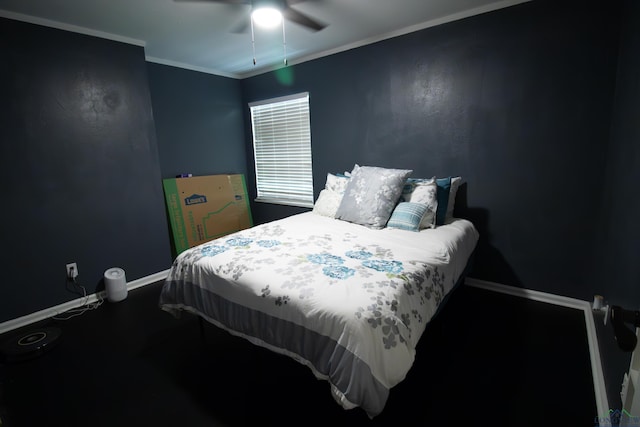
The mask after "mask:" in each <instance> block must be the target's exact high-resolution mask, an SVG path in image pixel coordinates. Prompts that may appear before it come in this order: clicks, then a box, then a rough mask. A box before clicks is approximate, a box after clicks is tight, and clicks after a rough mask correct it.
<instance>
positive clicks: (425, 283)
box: [160, 212, 478, 417]
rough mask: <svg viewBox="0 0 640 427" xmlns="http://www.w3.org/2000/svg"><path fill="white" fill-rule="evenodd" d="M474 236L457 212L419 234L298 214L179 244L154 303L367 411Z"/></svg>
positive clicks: (397, 372) (449, 284)
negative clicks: (285, 361)
mask: <svg viewBox="0 0 640 427" xmlns="http://www.w3.org/2000/svg"><path fill="white" fill-rule="evenodd" d="M477 240H478V233H477V231H476V229H475V228H474V227H473V225H472V224H471V223H470V222H469V221H466V220H463V219H456V220H454V221H453V222H451V223H449V224H446V225H443V226H439V227H437V228H435V229H426V230H422V231H421V232H417V233H416V232H411V231H403V230H392V229H382V230H373V229H369V228H366V227H363V226H360V225H355V224H351V223H348V222H344V221H340V220H336V219H331V218H327V217H323V216H319V215H316V214H314V213H312V212H308V213H303V214H299V215H294V216H292V217H289V218H285V219H282V220H279V221H274V222H271V223H267V224H263V225H259V226H256V227H253V228H251V229H248V230H244V231H241V232H238V233H234V234H231V235H228V236H225V237H222V238H219V239H217V240H213V241H211V242H208V243H205V244H203V245H200V246H197V247H194V248H191V249H189V250H187V251H185V252H183V253H182V254H180V255H179V256H178V258H177V259H176V260H175V262H174V264H173V266H172V267H171V270H170V272H169V276H168V277H167V280H166V282H165V285H164V288H163V290H162V294H161V297H160V306H161V307H162V309H164V310H167V311H169V312H172V313H174V314H175V315H178V314H179V312H180V311H181V310H187V311H190V312H193V313H196V314H198V315H201V316H202V317H204V318H206V319H207V320H209V321H210V322H212V323H214V324H216V325H217V326H219V327H221V328H224V329H226V330H228V331H229V332H231V333H233V334H235V335H239V336H242V337H244V338H246V339H248V340H250V341H251V342H253V343H254V344H257V345H260V346H264V347H267V348H269V349H271V350H274V351H276V352H279V353H283V354H286V355H289V356H291V357H293V358H294V359H296V360H298V361H299V362H301V363H304V364H305V365H307V366H308V367H309V368H311V370H312V371H313V373H314V374H315V375H316V376H317V377H318V378H321V379H324V380H327V381H328V382H329V383H330V384H331V389H332V394H333V396H334V398H335V399H336V400H337V401H338V402H339V403H340V404H341V405H342V406H343V407H345V408H353V407H356V406H360V407H362V408H363V409H364V410H365V411H366V412H367V414H368V415H369V416H370V417H373V416H375V415H377V414H379V413H380V412H381V411H382V409H383V408H384V405H385V402H386V400H387V397H388V394H389V390H390V389H391V387H393V386H394V385H396V384H398V383H399V382H400V381H402V380H403V379H404V377H405V375H406V374H407V372H408V371H409V369H410V368H411V365H412V364H413V361H414V356H415V346H416V344H417V342H418V339H419V338H420V336H421V335H422V332H423V331H424V329H425V326H426V324H427V323H428V321H429V320H430V319H431V317H432V316H433V315H434V313H435V312H436V309H437V308H438V306H439V304H440V303H441V302H442V300H443V298H444V297H445V295H446V294H447V293H448V292H449V291H450V290H451V289H452V288H453V286H454V284H455V283H456V281H457V280H458V278H459V277H460V275H461V274H462V273H463V270H464V268H465V266H466V264H467V261H468V258H469V257H470V256H471V253H472V252H473V249H474V248H475V245H476V242H477Z"/></svg>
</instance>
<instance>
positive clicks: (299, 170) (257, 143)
mask: <svg viewBox="0 0 640 427" xmlns="http://www.w3.org/2000/svg"><path fill="white" fill-rule="evenodd" d="M249 108H250V110H251V126H252V130H253V153H254V158H255V167H256V184H257V198H256V201H258V202H267V203H278V204H286V205H294V206H305V207H311V206H313V174H312V166H311V125H310V123H309V94H308V93H307V92H305V93H300V94H296V95H291V96H287V97H282V98H275V99H269V100H266V101H261V102H254V103H250V104H249Z"/></svg>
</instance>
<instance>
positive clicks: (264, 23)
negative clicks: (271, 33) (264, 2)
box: [251, 7, 282, 28]
mask: <svg viewBox="0 0 640 427" xmlns="http://www.w3.org/2000/svg"><path fill="white" fill-rule="evenodd" d="M251 18H252V19H253V22H255V24H256V25H258V26H260V27H263V28H274V27H277V26H278V25H280V23H281V22H282V12H280V11H279V10H278V9H276V8H275V7H259V8H257V9H255V10H254V11H253V12H252V13H251Z"/></svg>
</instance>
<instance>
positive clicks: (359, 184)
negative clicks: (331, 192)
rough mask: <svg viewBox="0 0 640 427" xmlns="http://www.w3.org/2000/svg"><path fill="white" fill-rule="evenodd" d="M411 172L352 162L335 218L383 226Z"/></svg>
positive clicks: (376, 226)
mask: <svg viewBox="0 0 640 427" xmlns="http://www.w3.org/2000/svg"><path fill="white" fill-rule="evenodd" d="M411 172H413V171H412V170H407V169H385V168H379V167H373V166H358V165H355V167H354V168H353V171H351V178H350V179H349V183H348V184H347V188H346V189H345V192H344V196H343V197H342V201H341V202H340V206H339V207H338V211H337V212H336V218H337V219H341V220H343V221H349V222H353V223H356V224H360V225H364V226H367V227H370V228H376V229H380V228H384V226H385V225H386V224H387V221H388V220H389V217H390V216H391V212H393V208H395V206H396V203H397V202H398V199H399V198H400V195H401V194H402V188H403V186H404V183H405V181H406V179H407V177H408V176H409V175H410V174H411Z"/></svg>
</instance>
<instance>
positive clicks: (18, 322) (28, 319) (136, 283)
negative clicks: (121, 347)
mask: <svg viewBox="0 0 640 427" xmlns="http://www.w3.org/2000/svg"><path fill="white" fill-rule="evenodd" d="M168 274H169V270H164V271H160V272H158V273H154V274H151V275H149V276H145V277H141V278H140V279H136V280H132V281H131V282H127V291H130V290H133V289H137V288H140V287H142V286H146V285H150V284H152V283H155V282H158V281H160V280H163V279H165V278H166V277H167V275H168ZM105 297H106V293H105V291H101V292H98V293H95V294H91V295H88V296H87V297H86V298H84V297H82V298H76V299H74V300H72V301H67V302H65V303H62V304H59V305H56V306H54V307H49V308H45V309H44V310H40V311H36V312H35V313H31V314H27V315H26V316H22V317H18V318H16V319H12V320H7V321H6V322H2V323H0V334H4V333H5V332H9V331H12V330H14V329H18V328H21V327H23V326H28V325H30V324H32V323H35V322H39V321H41V320H45V319H48V318H50V317H53V316H56V315H59V314H61V313H64V312H65V311H68V310H71V309H73V308H78V307H82V306H83V305H85V304H91V303H94V302H96V301H98V300H101V299H104V298H105Z"/></svg>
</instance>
